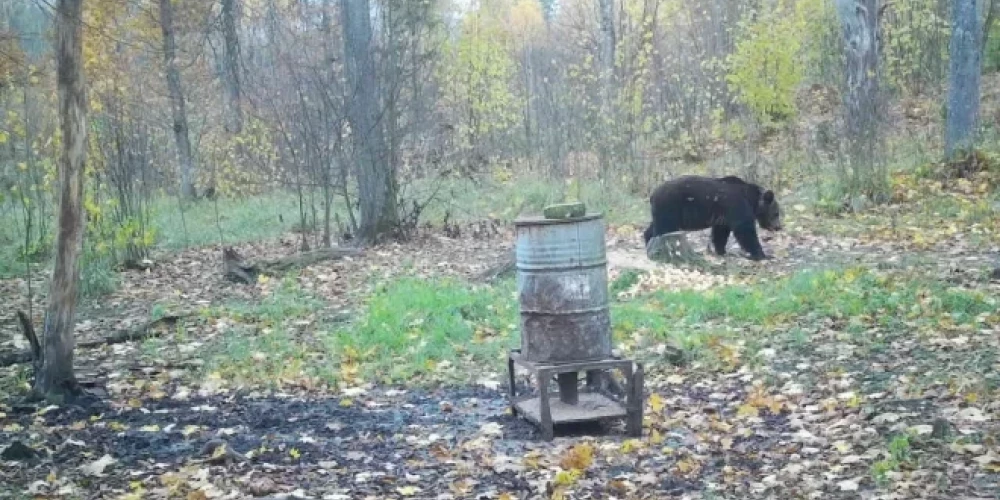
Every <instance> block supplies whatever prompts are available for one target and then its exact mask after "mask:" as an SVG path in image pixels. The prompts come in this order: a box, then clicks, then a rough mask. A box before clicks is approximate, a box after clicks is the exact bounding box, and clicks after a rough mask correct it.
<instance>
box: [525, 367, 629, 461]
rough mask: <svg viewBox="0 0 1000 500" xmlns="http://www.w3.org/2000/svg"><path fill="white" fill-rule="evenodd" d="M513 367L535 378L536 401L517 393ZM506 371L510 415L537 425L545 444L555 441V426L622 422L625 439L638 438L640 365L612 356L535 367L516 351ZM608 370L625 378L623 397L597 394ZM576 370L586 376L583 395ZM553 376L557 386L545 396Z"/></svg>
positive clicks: (533, 398) (533, 397)
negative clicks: (614, 371) (602, 375)
mask: <svg viewBox="0 0 1000 500" xmlns="http://www.w3.org/2000/svg"><path fill="white" fill-rule="evenodd" d="M515 365H517V366H521V367H523V368H525V369H527V370H528V371H529V372H530V373H532V374H533V375H534V376H535V380H536V381H537V383H538V395H537V396H524V395H521V396H519V395H518V394H517V389H516V386H515V381H514V367H515ZM507 370H508V374H509V376H510V380H509V384H510V386H509V389H508V395H509V398H510V408H511V411H512V412H513V413H514V415H520V416H521V417H523V418H525V419H526V420H528V421H529V422H531V423H533V424H535V425H536V426H538V427H539V428H540V429H541V432H542V438H543V439H545V440H547V441H550V440H552V438H553V437H554V428H555V426H556V425H559V424H568V423H576V422H591V421H600V420H608V419H625V427H626V432H627V433H628V435H630V436H633V437H640V436H641V435H642V401H643V398H642V394H643V368H642V364H640V363H635V362H633V361H632V360H629V359H624V358H620V357H617V356H613V357H610V358H607V359H601V360H589V361H579V362H567V363H539V362H533V361H528V360H527V359H524V357H523V356H522V354H521V350H520V349H513V350H511V351H510V353H509V355H508V357H507ZM608 370H620V371H621V372H622V374H623V375H624V376H625V381H626V387H625V395H624V398H619V397H617V396H614V395H612V394H610V393H606V392H603V391H600V389H599V387H598V379H597V375H598V374H599V373H601V372H604V371H608ZM581 371H582V372H587V388H586V390H585V391H584V392H578V388H577V374H578V373H579V372H581ZM553 376H555V377H556V378H557V379H558V381H559V386H560V390H559V391H556V392H551V391H549V382H550V381H551V379H552V377H553Z"/></svg>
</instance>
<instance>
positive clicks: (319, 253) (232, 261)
mask: <svg viewBox="0 0 1000 500" xmlns="http://www.w3.org/2000/svg"><path fill="white" fill-rule="evenodd" d="M360 254H361V251H360V250H358V249H356V248H321V249H318V250H312V251H309V252H302V253H297V254H295V255H289V256H287V257H281V258H278V259H272V260H266V261H263V262H259V263H252V262H246V261H244V260H243V258H242V257H240V255H239V254H238V253H237V252H236V250H234V249H233V248H232V247H226V248H224V249H223V250H222V262H223V268H224V273H225V276H226V278H227V279H229V280H232V281H236V282H239V283H245V284H252V283H255V282H256V281H257V276H258V275H259V274H261V273H264V274H268V275H277V274H281V273H285V272H288V271H289V270H292V269H300V268H303V267H308V266H311V265H313V264H316V263H319V262H323V261H327V260H337V259H342V258H344V257H350V256H354V255H360Z"/></svg>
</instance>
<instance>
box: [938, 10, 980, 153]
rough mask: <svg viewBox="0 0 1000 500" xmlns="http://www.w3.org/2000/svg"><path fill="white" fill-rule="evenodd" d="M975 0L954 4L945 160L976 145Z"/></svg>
mask: <svg viewBox="0 0 1000 500" xmlns="http://www.w3.org/2000/svg"><path fill="white" fill-rule="evenodd" d="M978 13H979V10H978V9H977V8H976V0H955V2H954V4H953V5H952V11H951V15H952V23H951V24H952V29H951V47H950V57H949V59H950V63H951V68H950V71H949V79H948V80H949V81H948V118H947V124H946V126H945V156H946V157H947V159H949V160H952V159H954V158H955V156H956V155H959V154H962V153H963V152H968V150H969V149H970V148H971V147H973V146H974V144H975V135H976V126H977V122H978V121H979V80H980V61H981V59H980V54H981V53H980V51H979V49H980V43H979V40H980V36H981V31H980V28H979V16H978Z"/></svg>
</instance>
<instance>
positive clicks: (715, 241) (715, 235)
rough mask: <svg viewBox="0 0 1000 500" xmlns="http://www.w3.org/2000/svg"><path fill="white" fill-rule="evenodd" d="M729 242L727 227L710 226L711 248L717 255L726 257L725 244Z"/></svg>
mask: <svg viewBox="0 0 1000 500" xmlns="http://www.w3.org/2000/svg"><path fill="white" fill-rule="evenodd" d="M728 242H729V226H712V246H713V247H714V248H715V253H716V254H718V255H726V243H728Z"/></svg>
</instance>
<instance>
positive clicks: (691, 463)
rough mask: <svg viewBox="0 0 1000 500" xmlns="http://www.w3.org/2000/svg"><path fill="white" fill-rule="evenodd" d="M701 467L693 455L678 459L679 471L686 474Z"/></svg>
mask: <svg viewBox="0 0 1000 500" xmlns="http://www.w3.org/2000/svg"><path fill="white" fill-rule="evenodd" d="M699 467H700V464H699V463H698V461H697V460H695V459H693V458H691V457H685V458H683V459H681V460H678V461H677V471H678V472H680V473H681V474H684V475H686V474H688V473H690V472H692V471H694V470H696V469H698V468H699Z"/></svg>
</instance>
